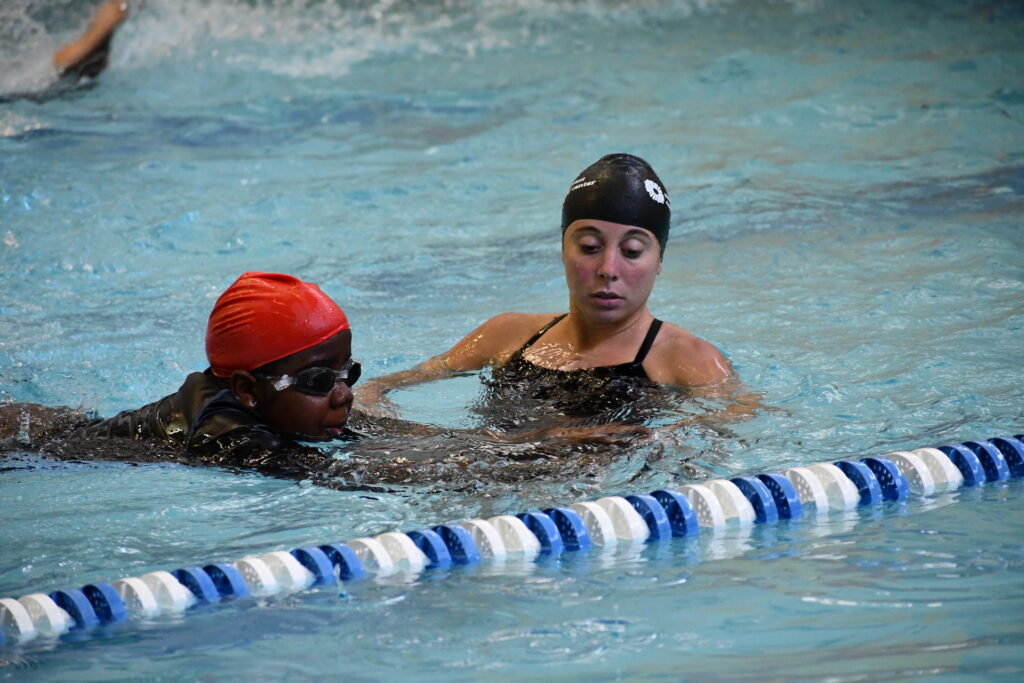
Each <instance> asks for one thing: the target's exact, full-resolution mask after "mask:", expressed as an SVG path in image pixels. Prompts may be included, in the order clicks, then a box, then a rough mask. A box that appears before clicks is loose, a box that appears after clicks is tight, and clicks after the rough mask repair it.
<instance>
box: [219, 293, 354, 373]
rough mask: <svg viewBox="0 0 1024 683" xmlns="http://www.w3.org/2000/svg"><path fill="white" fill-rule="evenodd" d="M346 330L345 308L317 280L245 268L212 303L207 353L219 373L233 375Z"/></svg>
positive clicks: (347, 326) (308, 346) (288, 354)
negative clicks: (249, 270) (315, 282)
mask: <svg viewBox="0 0 1024 683" xmlns="http://www.w3.org/2000/svg"><path fill="white" fill-rule="evenodd" d="M347 329H349V325H348V318H346V317H345V312H344V311H342V310H341V308H339V307H338V304H336V303H334V301H333V300H332V299H331V298H330V297H329V296H327V295H326V294H324V293H323V292H321V291H320V288H319V287H317V286H316V285H314V284H313V283H312V282H303V281H302V280H299V279H298V278H294V277H292V276H291V275H282V274H280V273H243V274H242V276H241V277H240V278H238V279H237V280H235V282H234V284H232V285H231V286H230V287H228V288H227V289H226V290H224V293H223V294H221V295H220V298H218V299H217V303H216V304H214V306H213V312H212V313H210V322H209V323H208V324H207V326H206V357H207V359H209V361H210V368H211V369H212V370H213V374H214V375H216V376H217V377H229V376H230V375H231V373H232V372H234V371H235V370H255V369H256V368H258V367H260V366H262V365H266V364H267V363H269V362H271V361H275V360H278V359H280V358H284V357H285V356H290V355H291V354H293V353H298V352H299V351H304V350H306V349H308V348H310V347H311V346H316V345H317V344H319V343H320V342H322V341H326V340H328V339H330V338H331V337H333V336H334V335H336V334H337V333H338V332H341V331H342V330H347Z"/></svg>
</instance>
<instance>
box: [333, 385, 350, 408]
mask: <svg viewBox="0 0 1024 683" xmlns="http://www.w3.org/2000/svg"><path fill="white" fill-rule="evenodd" d="M330 398H331V405H332V406H343V405H345V404H346V403H351V402H352V400H353V398H354V396H353V394H352V387H350V386H349V385H347V384H345V383H344V382H335V383H334V388H333V389H331V394H330Z"/></svg>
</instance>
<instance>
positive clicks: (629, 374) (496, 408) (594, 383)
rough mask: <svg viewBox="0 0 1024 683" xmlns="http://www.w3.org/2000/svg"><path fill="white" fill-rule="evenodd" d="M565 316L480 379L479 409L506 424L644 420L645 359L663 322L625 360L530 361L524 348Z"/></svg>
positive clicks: (650, 384)
mask: <svg viewBox="0 0 1024 683" xmlns="http://www.w3.org/2000/svg"><path fill="white" fill-rule="evenodd" d="M565 315H566V314H563V315H560V316H558V317H557V318H555V319H554V320H552V321H551V322H549V323H548V324H547V325H545V326H544V327H542V328H541V329H540V330H538V332H537V333H536V334H535V335H533V336H532V337H530V339H529V340H528V341H527V342H526V343H525V344H523V346H522V347H521V348H520V349H519V350H518V351H516V352H515V353H514V354H512V357H511V358H509V360H508V362H507V363H505V365H503V366H501V367H500V368H496V369H495V370H494V371H493V372H492V373H491V377H490V379H485V380H484V381H485V384H486V385H487V387H488V391H487V394H488V395H487V397H486V400H485V401H484V402H483V404H482V405H481V406H478V412H480V413H481V414H482V415H483V416H484V417H485V418H487V419H488V421H492V422H497V424H499V425H501V426H502V427H504V428H506V429H515V428H519V427H522V426H526V423H536V422H538V421H540V420H542V419H543V418H545V417H547V416H555V417H557V416H564V417H571V418H581V419H584V421H585V423H592V424H603V423H607V422H617V421H618V422H629V423H639V422H643V421H644V420H645V419H647V417H649V416H650V413H651V410H650V409H647V406H645V405H644V404H646V403H649V401H643V399H644V398H647V397H649V396H650V394H651V389H652V388H653V387H656V386H657V384H655V383H654V382H652V381H651V379H650V377H648V376H647V371H646V370H644V366H643V362H644V359H645V358H646V357H647V354H648V352H649V351H650V350H651V346H652V345H653V344H654V339H655V337H657V336H658V332H659V331H660V330H661V325H662V322H661V321H660V320H657V319H655V320H654V321H653V322H651V326H650V327H649V328H648V330H647V336H646V337H644V340H643V343H641V344H640V349H639V350H638V351H637V354H636V357H635V358H634V359H633V360H632V361H631V362H629V363H620V364H618V365H605V366H600V367H596V368H577V369H574V370H553V369H551V368H544V367H541V366H539V365H536V364H534V363H531V362H530V361H528V360H527V359H526V358H525V354H526V350H527V349H529V348H530V347H531V346H533V345H534V344H535V343H537V341H538V340H539V339H540V338H541V337H542V336H544V333H546V332H547V331H548V330H550V329H551V328H552V327H553V326H554V325H555V324H556V323H557V322H558V321H560V320H561V319H562V318H564V317H565ZM517 408H522V409H520V410H517ZM496 418H497V419H496Z"/></svg>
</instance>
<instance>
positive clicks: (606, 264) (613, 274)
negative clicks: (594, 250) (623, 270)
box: [597, 249, 619, 281]
mask: <svg viewBox="0 0 1024 683" xmlns="http://www.w3.org/2000/svg"><path fill="white" fill-rule="evenodd" d="M597 274H598V276H600V277H601V278H603V279H605V280H609V281H613V280H617V279H618V277H619V275H618V262H617V261H616V254H615V252H614V251H612V250H610V249H609V250H608V251H606V252H605V253H604V255H603V256H602V258H601V264H600V267H599V269H598V271H597Z"/></svg>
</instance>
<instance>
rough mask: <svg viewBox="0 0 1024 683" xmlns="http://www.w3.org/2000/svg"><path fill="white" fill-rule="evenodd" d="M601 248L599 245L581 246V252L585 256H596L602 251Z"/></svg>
mask: <svg viewBox="0 0 1024 683" xmlns="http://www.w3.org/2000/svg"><path fill="white" fill-rule="evenodd" d="M600 249H601V247H600V246H599V245H597V244H581V245H580V251H582V252H583V253H584V254H596V253H597V252H598V251H600Z"/></svg>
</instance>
